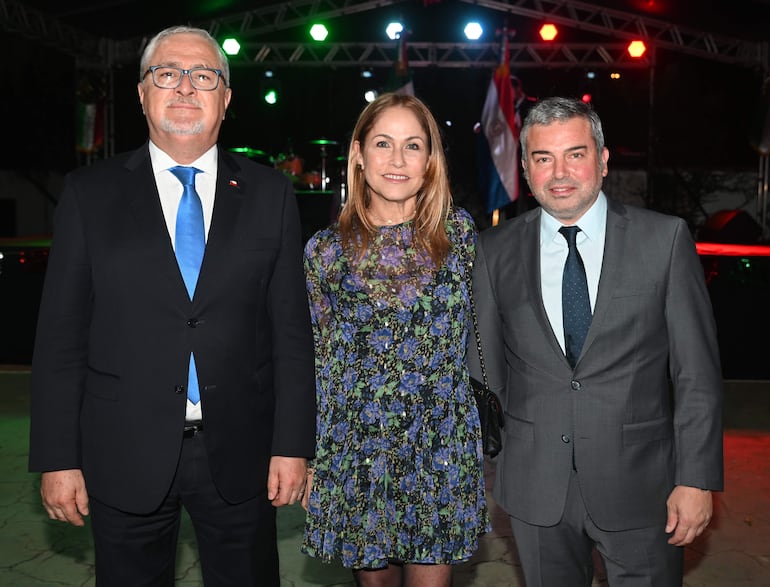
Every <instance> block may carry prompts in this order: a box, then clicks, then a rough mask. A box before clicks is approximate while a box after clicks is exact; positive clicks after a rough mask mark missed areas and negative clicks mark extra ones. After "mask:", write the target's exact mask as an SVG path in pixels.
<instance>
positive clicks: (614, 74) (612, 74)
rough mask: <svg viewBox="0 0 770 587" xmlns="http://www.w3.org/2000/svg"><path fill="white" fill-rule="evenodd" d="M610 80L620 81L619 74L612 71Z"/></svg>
mask: <svg viewBox="0 0 770 587" xmlns="http://www.w3.org/2000/svg"><path fill="white" fill-rule="evenodd" d="M610 79H620V73H619V72H617V71H613V72H612V73H611V74H610Z"/></svg>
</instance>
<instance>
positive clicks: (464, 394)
mask: <svg viewBox="0 0 770 587" xmlns="http://www.w3.org/2000/svg"><path fill="white" fill-rule="evenodd" d="M348 178H349V191H348V194H349V195H348V201H347V202H346V204H345V207H344V208H343V210H342V212H341V214H340V218H339V221H338V222H337V223H336V224H335V225H333V226H331V227H330V228H328V229H325V230H322V231H320V232H318V233H317V234H316V235H315V236H314V237H313V238H312V239H311V240H310V241H309V242H308V244H307V246H306V249H305V271H306V277H307V287H308V294H309V299H310V306H311V316H312V321H313V327H314V337H315V345H316V393H317V401H318V414H319V416H318V439H317V458H316V463H315V476H314V479H313V482H312V484H311V485H309V487H308V495H306V497H305V504H306V506H307V507H308V521H307V528H306V533H305V540H304V544H303V551H304V552H305V553H307V554H309V555H310V556H313V557H317V558H320V559H322V560H325V561H330V560H339V561H341V562H342V564H343V565H345V566H346V567H349V568H351V569H352V570H353V573H354V576H355V579H356V582H357V583H358V584H359V585H394V586H395V585H415V586H416V585H419V586H421V587H426V586H447V587H448V586H449V585H450V584H451V565H452V564H454V563H458V562H462V561H465V560H467V559H468V558H469V557H470V556H471V554H472V553H473V552H474V551H475V550H476V548H477V545H478V537H479V536H480V535H481V534H483V533H484V532H486V531H487V530H488V528H489V520H488V513H487V508H486V502H485V498H484V480H483V473H482V453H481V441H480V434H479V419H478V413H477V410H476V407H475V403H474V400H473V397H472V394H471V391H470V387H469V377H468V370H467V367H466V360H465V348H466V340H467V337H468V324H469V323H470V318H469V295H470V292H469V291H468V288H467V283H468V281H467V271H468V270H469V267H470V266H471V264H472V260H473V255H474V248H475V241H476V230H475V227H474V224H473V221H472V220H471V218H470V216H469V215H468V213H467V212H465V211H464V210H461V209H458V208H453V207H452V198H451V194H450V191H449V181H448V177H447V169H446V161H445V158H444V153H443V147H442V144H441V137H440V133H439V129H438V126H437V124H436V122H435V120H434V118H433V116H432V115H431V113H430V111H429V110H428V108H427V107H426V106H425V105H424V104H423V103H422V102H421V101H419V100H418V99H416V98H414V97H411V96H402V95H395V94H386V95H383V96H381V97H380V98H378V99H377V100H375V101H374V102H372V103H371V104H369V105H368V106H367V107H366V109H365V110H364V111H363V112H362V113H361V115H360V117H359V120H358V123H357V124H356V127H355V129H354V131H353V136H352V140H351V145H350V151H349V156H348Z"/></svg>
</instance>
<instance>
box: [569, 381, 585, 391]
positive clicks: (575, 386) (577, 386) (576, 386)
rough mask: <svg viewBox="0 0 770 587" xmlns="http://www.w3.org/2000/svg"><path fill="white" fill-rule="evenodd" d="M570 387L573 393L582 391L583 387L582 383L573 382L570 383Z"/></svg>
mask: <svg viewBox="0 0 770 587" xmlns="http://www.w3.org/2000/svg"><path fill="white" fill-rule="evenodd" d="M570 387H571V388H572V389H573V391H580V388H581V387H583V386H582V385H581V384H580V381H575V380H573V381H572V382H571V383H570Z"/></svg>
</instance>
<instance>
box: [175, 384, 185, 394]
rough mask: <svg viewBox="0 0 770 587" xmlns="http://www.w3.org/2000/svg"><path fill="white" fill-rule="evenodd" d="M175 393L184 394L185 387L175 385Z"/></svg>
mask: <svg viewBox="0 0 770 587" xmlns="http://www.w3.org/2000/svg"><path fill="white" fill-rule="evenodd" d="M174 393H184V385H175V386H174Z"/></svg>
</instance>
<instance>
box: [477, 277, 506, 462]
mask: <svg viewBox="0 0 770 587" xmlns="http://www.w3.org/2000/svg"><path fill="white" fill-rule="evenodd" d="M468 275H469V278H468V297H469V298H470V302H471V317H472V319H473V332H474V333H475V335H476V350H477V351H478V353H479V366H480V367H481V378H482V381H478V380H476V379H474V378H473V377H471V389H472V390H473V397H474V398H475V400H476V406H477V407H478V410H479V421H480V422H481V442H482V445H483V450H484V454H485V455H487V456H489V457H491V458H494V457H496V456H497V454H498V453H499V452H500V451H501V450H502V448H503V438H502V436H503V434H502V429H503V425H504V422H505V419H504V416H503V406H502V404H501V403H500V398H499V397H497V395H496V394H495V392H494V391H492V390H491V389H489V382H488V381H487V370H486V368H485V367H484V355H483V354H482V352H481V334H479V321H478V318H477V317H476V305H475V304H474V303H473V287H472V284H471V280H470V275H471V273H470V271H469V273H468Z"/></svg>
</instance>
